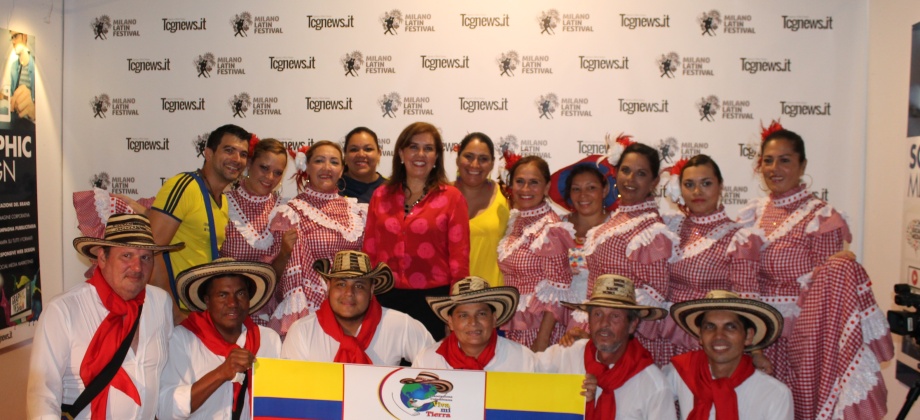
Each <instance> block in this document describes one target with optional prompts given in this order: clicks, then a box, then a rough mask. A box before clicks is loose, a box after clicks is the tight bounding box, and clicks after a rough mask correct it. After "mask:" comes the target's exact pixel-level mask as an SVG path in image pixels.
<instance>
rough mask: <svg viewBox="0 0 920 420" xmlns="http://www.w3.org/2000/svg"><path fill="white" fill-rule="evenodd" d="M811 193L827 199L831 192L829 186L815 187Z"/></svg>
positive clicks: (820, 198) (815, 196)
mask: <svg viewBox="0 0 920 420" xmlns="http://www.w3.org/2000/svg"><path fill="white" fill-rule="evenodd" d="M811 195H812V196H813V197H814V198H817V199H819V200H824V201H827V200H828V196H829V195H830V194H829V193H828V191H827V188H815V189H814V191H812V192H811Z"/></svg>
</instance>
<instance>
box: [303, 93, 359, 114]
mask: <svg viewBox="0 0 920 420" xmlns="http://www.w3.org/2000/svg"><path fill="white" fill-rule="evenodd" d="M305 99H306V100H307V109H308V110H310V111H313V112H323V111H351V110H352V109H353V108H352V100H351V97H347V98H344V99H330V98H314V97H311V96H307V97H306V98H305Z"/></svg>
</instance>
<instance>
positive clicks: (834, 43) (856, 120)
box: [63, 0, 868, 287]
mask: <svg viewBox="0 0 920 420" xmlns="http://www.w3.org/2000/svg"><path fill="white" fill-rule="evenodd" d="M66 7H67V10H65V13H64V14H65V39H66V40H67V43H68V48H67V49H66V51H65V57H64V61H65V63H68V65H67V66H66V68H65V69H64V77H65V80H66V83H65V90H64V109H65V112H64V127H63V133H64V172H63V173H64V176H63V178H64V188H63V191H64V202H65V203H69V202H70V199H71V198H70V197H71V194H72V193H73V192H74V191H81V190H86V189H88V188H90V187H91V186H92V184H93V182H94V181H96V180H100V179H104V178H105V177H106V176H107V177H108V184H107V188H108V189H109V190H110V191H113V192H119V193H125V194H128V195H131V196H134V197H138V196H140V197H150V196H153V195H154V194H155V193H156V191H157V190H158V189H159V186H160V184H161V182H162V180H163V179H165V178H168V177H170V176H172V175H174V174H175V173H177V172H180V171H187V170H192V169H195V168H197V167H200V165H201V158H200V157H198V156H196V154H197V149H196V144H195V143H196V141H198V139H199V138H203V137H206V135H207V133H208V132H209V130H211V129H213V128H215V127H217V126H219V125H221V124H225V123H230V122H232V123H235V124H239V125H241V126H243V127H244V128H246V129H247V130H250V131H252V132H254V133H256V134H258V135H259V136H260V137H262V138H265V137H275V138H278V139H279V140H282V141H284V142H288V143H289V144H290V145H293V146H297V145H300V144H303V143H310V142H313V141H318V140H323V139H331V140H338V141H341V140H342V137H343V136H344V134H345V133H347V132H348V131H349V130H350V129H351V128H353V127H355V126H359V125H364V126H367V127H370V128H371V129H373V130H375V131H376V132H377V133H378V135H379V136H380V138H381V141H382V143H383V145H382V146H383V148H384V149H385V154H386V155H387V156H385V157H384V159H383V160H382V161H381V165H380V168H381V170H380V171H381V173H383V174H384V175H387V174H388V173H389V168H390V165H391V162H390V157H389V156H391V155H392V144H393V142H395V140H396V137H397V136H398V134H399V132H400V131H401V129H402V128H403V127H405V126H406V125H407V124H409V123H411V122H414V121H418V120H422V121H429V122H431V123H433V124H435V125H437V126H438V127H440V128H441V130H442V135H443V137H444V139H445V141H446V142H447V145H446V147H447V149H448V150H449V149H450V147H451V146H452V144H453V143H456V142H458V141H459V140H460V139H461V138H462V137H463V136H464V135H465V134H466V133H468V132H472V131H482V132H485V133H486V134H488V135H490V136H491V137H492V138H493V140H495V141H496V142H497V143H501V142H503V141H511V140H512V139H513V140H514V143H513V144H515V145H516V147H517V150H518V152H519V153H521V154H524V155H527V154H540V155H541V156H544V157H545V158H547V160H548V161H549V162H550V166H551V168H552V169H553V170H555V169H558V168H560V167H562V166H565V165H567V164H569V163H572V162H574V161H576V160H578V159H580V158H581V157H583V156H584V155H587V154H594V153H598V152H599V151H602V150H603V147H604V140H603V139H604V136H605V134H608V133H610V134H613V135H616V134H618V133H620V132H625V133H627V134H631V135H633V136H634V137H635V139H636V140H638V141H641V142H644V143H646V144H649V145H652V146H655V147H660V148H664V147H665V146H667V150H669V151H670V152H671V153H673V155H672V156H670V157H669V161H676V160H677V159H679V158H681V157H690V156H691V155H693V154H696V153H707V154H710V155H712V156H713V157H714V158H715V159H716V161H717V162H719V164H720V166H721V167H722V171H723V174H724V175H725V177H726V194H725V197H724V199H725V202H726V203H727V207H728V209H729V212H730V213H732V214H734V213H735V212H737V210H738V209H739V208H740V207H741V206H742V205H744V204H745V203H746V202H747V201H748V200H750V199H752V198H755V197H758V196H761V195H763V194H764V192H763V190H762V188H761V186H760V183H759V181H758V179H757V177H756V176H755V175H754V173H753V170H752V168H753V165H754V162H755V160H754V159H755V156H754V155H753V153H752V150H753V149H755V148H756V146H757V143H758V141H759V127H760V123H761V121H763V122H764V123H769V121H770V120H771V119H774V118H781V121H782V123H783V124H784V125H785V126H786V127H787V128H789V129H792V130H794V131H797V132H799V133H800V134H802V136H803V137H804V138H805V140H806V145H807V148H808V159H809V165H808V170H807V173H808V174H809V175H810V178H808V177H806V181H808V182H809V183H810V184H811V188H812V190H813V191H815V193H817V194H818V195H819V196H820V197H821V198H825V199H827V200H829V201H830V202H831V203H832V204H834V205H835V206H836V207H837V208H838V209H841V210H842V211H844V212H845V213H847V214H848V215H849V216H850V221H851V225H852V227H853V228H854V233H855V234H856V235H855V240H856V241H857V242H858V241H859V240H860V239H861V231H860V227H861V226H862V197H863V192H864V184H863V176H864V172H865V171H864V163H863V154H864V151H865V147H866V144H865V129H866V125H865V115H866V112H867V109H866V105H865V104H866V86H867V84H866V83H867V82H866V78H867V71H866V66H867V65H866V62H867V50H866V42H867V41H866V40H867V37H868V33H867V24H866V16H867V13H868V10H867V7H868V6H867V4H866V3H865V2H839V1H813V2H799V1H792V0H784V1H774V2H758V3H756V4H753V3H751V2H748V1H708V2H698V3H693V4H688V3H687V2H683V1H678V0H672V1H659V2H654V3H650V2H645V1H640V0H629V1H621V2H617V3H615V4H611V3H609V2H604V1H600V0H592V1H588V0H584V1H577V2H561V1H558V0H557V1H530V2H513V1H478V0H477V1H467V2H430V1H393V2H367V1H365V2H359V1H339V2H335V3H333V2H323V3H306V2H304V3H288V2H261V3H251V2H242V1H235V0H234V1H221V2H217V1H211V0H207V1H199V2H194V3H187V2H180V1H161V2H155V3H150V2H141V1H114V2H111V1H109V2H92V3H90V2H79V3H76V4H74V3H68V4H67V5H66ZM247 15H248V16H249V20H246V19H245V17H246V16H247ZM241 17H242V18H243V19H242V21H243V22H244V24H243V25H241V26H236V24H235V22H237V21H240V18H241ZM388 17H394V19H392V22H395V23H397V25H395V26H394V25H391V27H390V30H387V28H388V27H387V18H388ZM547 17H549V19H548V20H546V19H545V18H547ZM707 17H712V18H713V19H712V21H711V22H712V23H714V25H710V30H708V31H707V30H706V27H705V25H704V22H705V19H706V18H707ZM547 22H548V23H549V25H548V26H547V25H546V23H547ZM106 23H107V24H106ZM350 58H355V61H354V63H355V64H357V66H356V67H355V66H352V68H353V71H351V72H349V71H348V67H346V63H347V61H348V60H349V59H350ZM667 58H670V59H671V62H672V63H673V64H674V65H672V66H671V67H670V68H669V70H670V71H668V72H663V66H662V62H663V61H664V60H665V59H667ZM506 59H510V60H509V61H508V63H509V66H508V67H507V68H505V67H503V65H502V64H503V60H506ZM202 61H204V65H203V66H201V65H200V63H201V62H202ZM592 68H593V69H592ZM506 69H507V71H505V70H506ZM241 98H243V101H242V103H243V104H245V105H246V106H245V107H242V108H239V109H237V110H238V111H240V112H239V113H237V115H234V114H235V112H234V111H235V109H234V108H233V107H232V106H231V105H232V102H233V101H238V100H239V99H241ZM246 98H248V102H247V101H246ZM387 100H392V102H391V103H392V104H395V105H396V107H395V108H393V107H392V106H391V107H390V111H391V112H389V113H388V112H387V109H386V108H385V106H384V104H385V103H386V101H387ZM547 101H548V103H549V106H548V107H547V108H544V107H542V104H543V103H545V102H547ZM706 102H708V103H711V104H713V105H718V106H711V107H710V109H711V110H713V111H714V113H712V114H711V115H707V116H704V114H703V113H702V111H701V109H702V107H703V104H704V103H706ZM454 158H455V155H454V154H453V153H452V152H448V155H447V158H446V159H447V160H448V161H449V162H450V163H449V164H448V171H449V173H451V172H453V170H454V164H453V160H454ZM668 165H669V162H665V163H663V166H668ZM289 172H290V169H289ZM103 173H105V176H103ZM283 193H284V195H288V196H290V195H293V194H294V193H295V189H294V186H293V183H291V182H286V183H285V185H284V187H283ZM64 226H65V231H64V232H63V241H64V245H65V246H66V247H69V243H70V241H71V239H72V238H73V237H74V236H77V235H79V232H78V230H77V229H76V218H75V215H74V214H73V213H72V212H69V211H65V212H64ZM857 249H858V248H857ZM65 255H68V254H67V253H66V252H65ZM71 255H72V256H71V257H69V258H67V259H65V267H66V269H65V272H67V273H74V272H77V270H79V271H82V270H83V269H84V266H83V264H82V263H80V262H79V260H78V259H77V257H76V254H75V253H73V254H71ZM79 280H80V279H79V278H73V279H66V280H65V282H66V285H65V287H67V286H69V285H72V284H74V283H75V282H77V281H79Z"/></svg>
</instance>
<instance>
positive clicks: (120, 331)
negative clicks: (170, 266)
mask: <svg viewBox="0 0 920 420" xmlns="http://www.w3.org/2000/svg"><path fill="white" fill-rule="evenodd" d="M86 282H87V283H89V284H91V285H93V287H95V288H96V294H98V295H99V299H100V300H102V306H104V307H105V309H107V310H108V311H109V314H108V315H106V316H105V319H103V320H102V323H101V324H99V327H98V328H96V332H95V333H94V334H93V339H92V340H90V342H89V346H88V347H87V348H86V354H85V355H84V356H83V361H82V362H80V379H83V384H84V385H89V384H90V382H92V380H93V379H94V378H95V377H96V376H97V375H99V372H102V369H103V368H104V367H105V365H107V364H109V362H111V361H112V358H113V357H115V352H116V351H117V350H118V346H120V345H121V343H122V342H123V341H124V340H125V338H126V336H127V335H128V333H129V332H131V327H132V326H134V321H136V320H137V317H139V316H140V310H139V308H140V306H141V305H143V304H144V297H145V296H146V295H147V290H146V289H142V290H141V292H140V293H138V294H137V296H135V297H134V299H131V300H128V301H126V300H124V299H122V298H121V296H118V294H116V293H115V291H114V290H112V286H110V285H109V284H108V283H107V282H106V281H105V278H104V277H102V272H101V271H99V267H96V271H95V272H93V276H92V277H90V279H89V280H87V281H86ZM128 339H129V340H133V338H128ZM112 387H114V388H115V389H117V390H119V391H121V392H124V393H125V395H127V396H128V397H130V398H131V399H132V400H134V402H135V403H137V405H141V396H140V394H138V392H137V387H135V386H134V382H133V381H131V378H130V377H129V376H128V372H126V371H125V369H124V368H123V367H120V368H118V372H117V373H115V377H114V378H112V382H109V384H108V385H106V387H105V388H103V389H102V391H101V392H99V395H97V396H96V398H94V399H93V401H92V402H91V403H90V409H91V414H92V417H93V418H94V419H104V418H105V411H106V407H107V406H108V402H109V390H111V388H112Z"/></svg>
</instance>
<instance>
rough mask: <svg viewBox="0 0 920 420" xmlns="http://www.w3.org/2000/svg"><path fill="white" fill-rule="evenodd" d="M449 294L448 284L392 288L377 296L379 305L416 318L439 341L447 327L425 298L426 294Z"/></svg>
mask: <svg viewBox="0 0 920 420" xmlns="http://www.w3.org/2000/svg"><path fill="white" fill-rule="evenodd" d="M449 294H450V286H441V287H433V288H431V289H393V290H390V291H389V292H386V293H384V294H382V295H378V296H377V300H378V301H379V302H380V305H381V306H383V307H386V308H390V309H395V310H397V311H400V312H405V313H407V314H409V316H411V317H412V318H415V319H417V320H418V321H419V322H421V323H422V324H423V325H425V328H427V329H428V332H429V333H431V336H432V337H434V341H441V340H443V339H444V337H445V336H446V334H445V329H446V328H447V327H446V326H445V324H444V322H443V321H441V318H438V316H437V315H435V314H434V311H432V310H431V307H430V306H428V302H427V301H426V300H425V297H426V296H447V295H449Z"/></svg>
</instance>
